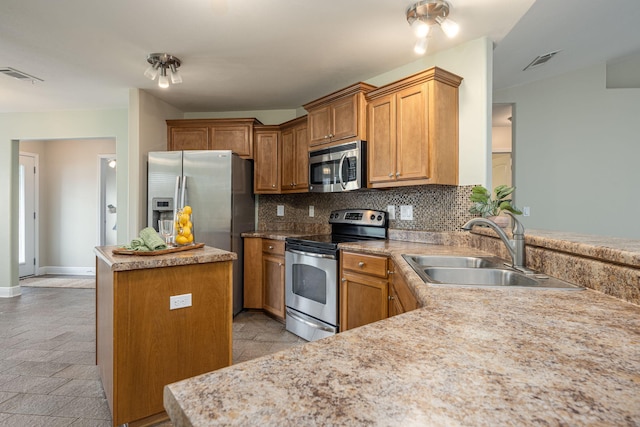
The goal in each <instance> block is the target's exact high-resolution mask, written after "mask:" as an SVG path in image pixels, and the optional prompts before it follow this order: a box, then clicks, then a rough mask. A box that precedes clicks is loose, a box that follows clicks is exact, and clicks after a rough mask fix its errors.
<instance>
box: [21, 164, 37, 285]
mask: <svg viewBox="0 0 640 427" xmlns="http://www.w3.org/2000/svg"><path fill="white" fill-rule="evenodd" d="M35 177H36V161H35V157H33V156H27V155H22V154H21V155H20V168H19V220H18V263H19V265H18V273H19V276H20V277H24V276H33V275H35V274H36V203H35V200H36V191H35V183H36V180H35Z"/></svg>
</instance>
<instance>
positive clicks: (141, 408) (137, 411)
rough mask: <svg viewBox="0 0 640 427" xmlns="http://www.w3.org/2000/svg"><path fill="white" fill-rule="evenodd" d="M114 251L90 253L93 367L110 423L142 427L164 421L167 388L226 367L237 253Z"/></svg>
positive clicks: (212, 250)
mask: <svg viewBox="0 0 640 427" xmlns="http://www.w3.org/2000/svg"><path fill="white" fill-rule="evenodd" d="M113 249H116V247H115V246H104V247H97V248H96V249H95V253H96V272H97V274H96V312H97V313H96V333H97V337H96V359H97V365H98V367H99V371H100V377H101V379H102V384H103V387H104V390H105V394H106V397H107V401H108V403H109V408H110V409H111V415H112V420H113V425H114V426H116V425H121V424H125V423H129V425H147V424H149V423H153V422H156V421H160V420H162V419H166V418H167V415H166V413H165V412H164V408H163V405H162V390H163V387H164V386H165V385H166V384H169V383H171V382H174V381H178V380H181V379H185V378H189V377H192V376H194V375H198V374H202V373H204V372H209V371H212V370H215V369H218V368H222V367H225V366H229V365H230V364H231V360H232V359H231V345H232V337H231V325H232V261H233V260H234V259H236V258H237V256H236V254H235V253H232V252H227V251H223V250H220V249H216V248H211V247H207V246H205V247H203V248H198V249H193V250H187V251H183V252H176V253H168V254H164V255H152V256H149V255H114V254H113V252H112V251H113ZM187 295H188V297H187ZM176 296H178V302H177V303H176V301H174V302H173V303H172V305H170V304H171V303H170V301H171V300H170V298H171V297H176ZM177 306H182V307H180V308H178V307H177Z"/></svg>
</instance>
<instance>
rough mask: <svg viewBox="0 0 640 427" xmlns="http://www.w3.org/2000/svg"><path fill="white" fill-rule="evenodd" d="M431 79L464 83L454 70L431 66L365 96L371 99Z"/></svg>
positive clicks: (454, 83) (453, 83)
mask: <svg viewBox="0 0 640 427" xmlns="http://www.w3.org/2000/svg"><path fill="white" fill-rule="evenodd" d="M430 80H435V81H438V82H441V83H444V84H447V85H449V86H453V87H456V88H457V87H459V86H460V84H461V83H462V80H463V78H462V77H460V76H458V75H456V74H453V73H452V72H449V71H446V70H443V69H442V68H438V67H431V68H428V69H426V70H424V71H420V72H419V73H415V74H412V75H410V76H407V77H404V78H402V79H400V80H397V81H395V82H392V83H389V84H386V85H384V86H381V87H379V88H376V89H373V90H371V91H369V92H367V93H366V94H365V95H364V96H365V99H366V100H367V101H371V100H373V99H376V98H380V97H382V96H385V95H389V94H391V93H395V92H398V91H400V90H403V89H406V88H408V87H411V86H415V85H418V84H421V83H424V82H428V81H430Z"/></svg>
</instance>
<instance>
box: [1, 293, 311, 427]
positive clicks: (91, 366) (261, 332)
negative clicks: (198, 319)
mask: <svg viewBox="0 0 640 427" xmlns="http://www.w3.org/2000/svg"><path fill="white" fill-rule="evenodd" d="M233 334H234V339H233V362H234V363H240V362H243V361H246V360H249V359H253V358H256V357H259V356H263V355H266V354H270V353H274V352H277V351H280V350H283V349H286V348H289V347H291V346H294V345H300V344H302V343H304V342H305V341H304V340H302V339H300V338H298V337H297V336H295V335H293V334H290V333H289V332H287V331H285V329H284V325H282V324H281V323H279V322H277V321H275V320H273V319H271V318H269V317H267V316H265V315H264V314H262V313H260V312H243V313H240V314H239V315H238V316H237V317H236V318H235V319H234V324H233ZM110 425H111V417H110V415H109V408H108V405H107V401H106V399H105V395H104V391H103V389H102V383H101V381H100V379H99V375H98V369H97V366H95V290H94V289H68V288H29V287H22V295H21V296H20V297H16V298H7V299H0V427H5V426H7V427H8V426H12V427H14V426H15V427H24V426H33V427H37V426H47V427H49V426H52V427H57V426H74V427H79V426H83V427H90V426H91V427H97V426H110ZM161 425H162V426H163V427H164V426H170V425H171V423H162V424H161Z"/></svg>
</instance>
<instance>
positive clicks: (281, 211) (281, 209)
mask: <svg viewBox="0 0 640 427" xmlns="http://www.w3.org/2000/svg"><path fill="white" fill-rule="evenodd" d="M276 215H277V216H284V205H278V207H277V208H276Z"/></svg>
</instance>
